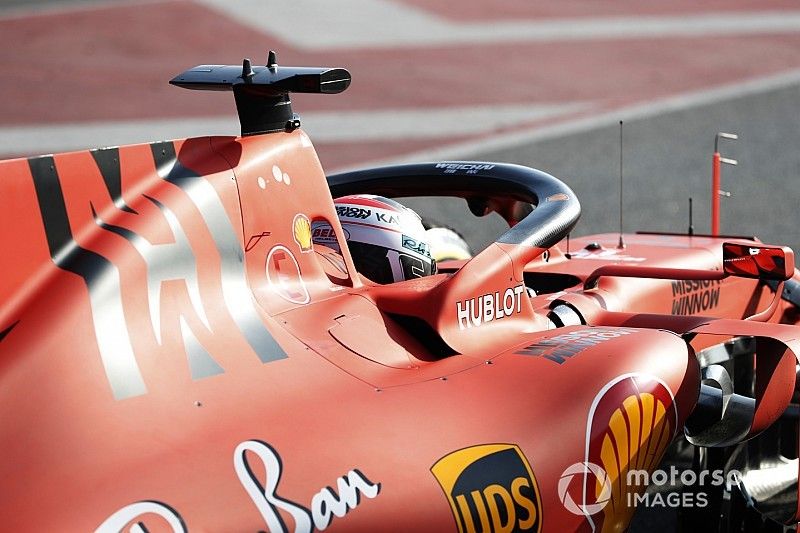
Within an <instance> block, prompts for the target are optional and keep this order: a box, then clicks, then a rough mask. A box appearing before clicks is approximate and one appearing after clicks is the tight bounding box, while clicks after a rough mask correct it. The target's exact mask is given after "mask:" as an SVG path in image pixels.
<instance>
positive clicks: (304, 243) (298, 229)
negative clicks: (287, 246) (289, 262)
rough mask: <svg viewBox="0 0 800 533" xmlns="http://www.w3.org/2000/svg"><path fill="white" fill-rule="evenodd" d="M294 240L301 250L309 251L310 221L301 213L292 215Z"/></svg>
mask: <svg viewBox="0 0 800 533" xmlns="http://www.w3.org/2000/svg"><path fill="white" fill-rule="evenodd" d="M292 232H293V233H294V242H296V243H297V245H298V246H299V247H300V251H301V252H310V251H311V221H310V220H308V217H307V216H305V215H304V214H302V213H299V214H297V215H295V216H294V220H293V221H292Z"/></svg>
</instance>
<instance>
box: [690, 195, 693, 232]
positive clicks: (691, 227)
mask: <svg viewBox="0 0 800 533" xmlns="http://www.w3.org/2000/svg"><path fill="white" fill-rule="evenodd" d="M692 235H694V223H693V222H692V197H691V196H690V197H689V236H690V237H691V236H692Z"/></svg>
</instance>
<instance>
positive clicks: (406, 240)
mask: <svg viewBox="0 0 800 533" xmlns="http://www.w3.org/2000/svg"><path fill="white" fill-rule="evenodd" d="M403 248H408V249H409V250H411V251H412V252H416V253H418V254H419V255H424V256H426V257H430V256H431V250H430V247H429V246H428V243H426V242H424V241H418V240H416V239H412V238H411V237H409V236H408V235H403Z"/></svg>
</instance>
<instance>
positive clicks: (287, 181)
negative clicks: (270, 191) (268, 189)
mask: <svg viewBox="0 0 800 533" xmlns="http://www.w3.org/2000/svg"><path fill="white" fill-rule="evenodd" d="M272 177H273V178H275V181H277V182H278V183H283V184H284V185H291V184H292V178H291V176H289V174H287V173H286V172H284V171H282V170H281V167H279V166H278V165H272Z"/></svg>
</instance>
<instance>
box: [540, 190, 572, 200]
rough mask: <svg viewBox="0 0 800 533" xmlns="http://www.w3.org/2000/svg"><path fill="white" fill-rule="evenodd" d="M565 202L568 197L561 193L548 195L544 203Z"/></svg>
mask: <svg viewBox="0 0 800 533" xmlns="http://www.w3.org/2000/svg"><path fill="white" fill-rule="evenodd" d="M567 200H569V196H567V195H566V194H564V193H563V192H560V193H557V194H553V195H550V196H548V197H547V198H546V199H545V201H547V202H566V201H567Z"/></svg>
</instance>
